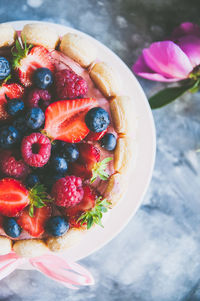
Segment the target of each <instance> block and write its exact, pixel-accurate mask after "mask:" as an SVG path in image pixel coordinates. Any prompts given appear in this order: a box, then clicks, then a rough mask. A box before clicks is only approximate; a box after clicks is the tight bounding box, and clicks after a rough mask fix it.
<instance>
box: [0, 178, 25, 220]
mask: <svg viewBox="0 0 200 301" xmlns="http://www.w3.org/2000/svg"><path fill="white" fill-rule="evenodd" d="M28 204H29V193H28V190H27V189H26V188H25V187H24V186H23V185H22V183H21V182H19V181H17V180H14V179H12V178H4V179H2V180H1V181H0V214H2V215H5V216H16V215H17V214H18V213H19V212H20V211H21V210H22V209H24V208H25V207H26V206H27V205H28Z"/></svg>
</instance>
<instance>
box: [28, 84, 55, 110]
mask: <svg viewBox="0 0 200 301" xmlns="http://www.w3.org/2000/svg"><path fill="white" fill-rule="evenodd" d="M51 100H52V97H51V94H50V93H49V91H48V90H42V89H33V90H31V91H30V92H29V94H28V97H27V100H26V105H27V106H28V107H29V108H34V107H41V109H43V110H45V109H46V108H47V107H48V105H50V103H51Z"/></svg>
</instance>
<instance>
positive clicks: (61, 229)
mask: <svg viewBox="0 0 200 301" xmlns="http://www.w3.org/2000/svg"><path fill="white" fill-rule="evenodd" d="M45 229H46V231H47V232H48V233H49V234H50V235H52V236H62V235H63V234H65V233H66V232H67V231H68V230H69V224H68V222H67V220H66V218H64V217H62V216H53V217H50V219H48V221H47V223H46V227H45Z"/></svg>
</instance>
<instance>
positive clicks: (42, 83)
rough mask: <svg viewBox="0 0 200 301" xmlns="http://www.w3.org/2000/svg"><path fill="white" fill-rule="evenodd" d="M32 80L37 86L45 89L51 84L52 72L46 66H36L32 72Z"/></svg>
mask: <svg viewBox="0 0 200 301" xmlns="http://www.w3.org/2000/svg"><path fill="white" fill-rule="evenodd" d="M33 81H34V83H35V85H36V87H37V88H39V89H47V88H49V87H50V86H51V85H52V84H53V74H52V72H51V70H49V69H48V68H38V69H37V70H36V71H35V72H34V74H33Z"/></svg>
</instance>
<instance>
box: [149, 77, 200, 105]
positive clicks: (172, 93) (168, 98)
mask: <svg viewBox="0 0 200 301" xmlns="http://www.w3.org/2000/svg"><path fill="white" fill-rule="evenodd" d="M196 85H199V83H198V84H197V83H196V82H195V83H194V82H192V83H190V84H188V85H185V86H180V87H173V88H167V89H164V90H162V91H160V92H158V93H157V94H155V95H153V96H152V97H150V98H149V104H150V107H151V108H152V109H158V108H161V107H163V106H165V105H167V104H169V103H170V102H172V101H174V100H175V99H176V98H178V97H180V96H181V95H183V94H184V93H185V92H187V91H189V90H191V89H193V88H196Z"/></svg>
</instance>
